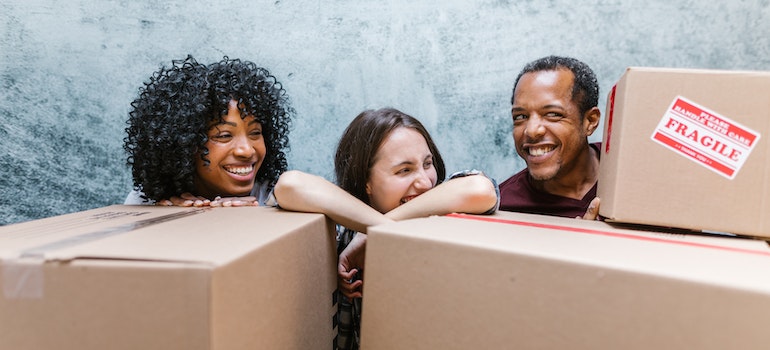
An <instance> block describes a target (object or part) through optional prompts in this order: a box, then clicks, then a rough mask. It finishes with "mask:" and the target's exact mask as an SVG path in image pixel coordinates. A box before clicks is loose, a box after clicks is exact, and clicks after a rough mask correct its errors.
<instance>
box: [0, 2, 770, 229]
mask: <svg viewBox="0 0 770 350" xmlns="http://www.w3.org/2000/svg"><path fill="white" fill-rule="evenodd" d="M767 18H770V2H769V1H767V0H762V1H760V0H746V1H736V0H730V1H722V0H716V1H708V2H703V1H689V0H649V1H645V2H641V1H618V0H615V1H613V0H607V1H600V0H593V1H590V0H589V1H566V0H550V1H531V0H530V1H506V0H498V1H470V0H443V1H422V0H409V1H404V0H394V1H370V0H359V1H318V0H316V1H303V0H294V1H285V0H277V1H235V0H223V1H181V0H171V1H147V0H135V1H88V0H68V1H56V0H51V1H43V0H24V1H21V0H18V1H14V0H2V1H0V81H1V85H0V118H2V123H0V213H2V214H0V224H8V223H14V222H20V221H26V220H31V219H37V218H42V217H47V216H52V215H58V214H63V213H68V212H73V211H80V210H84V209H89V208H95V207H100V206H104V205H109V204H114V203H122V201H123V199H124V197H125V195H126V194H127V193H128V191H129V190H130V188H131V179H130V172H129V169H128V167H126V165H125V154H124V153H123V149H122V142H123V137H124V130H123V129H124V128H125V120H126V117H127V113H128V108H129V103H130V102H131V101H132V100H133V99H134V98H135V97H136V95H137V91H138V88H139V87H140V86H141V85H142V83H143V82H144V81H145V80H146V79H147V78H148V77H149V75H150V74H151V73H152V72H153V71H155V70H156V69H158V67H159V66H160V65H162V64H168V63H169V62H170V61H171V60H172V59H177V58H183V57H185V56H186V55H187V54H192V55H194V56H195V57H196V58H197V59H198V60H199V61H201V62H211V61H215V60H219V59H221V58H222V56H224V55H227V56H229V57H232V58H242V59H246V60H251V61H254V62H256V63H258V64H259V65H262V66H265V67H267V68H268V69H269V70H271V72H272V73H273V74H275V75H276V76H277V77H278V78H279V80H280V81H281V82H282V83H283V84H284V86H285V88H286V90H287V91H288V94H289V95H290V97H291V99H292V100H293V105H294V107H295V109H296V111H297V120H296V122H295V127H294V129H293V130H292V133H291V135H290V137H291V139H292V151H291V153H290V156H289V162H290V164H289V166H290V168H294V169H301V170H305V171H309V172H313V173H316V174H320V175H323V176H325V177H327V178H329V179H331V176H332V165H331V163H332V154H333V151H334V147H335V144H336V142H337V139H338V137H339V135H340V134H341V132H342V130H343V129H344V127H345V126H346V125H347V123H348V122H349V121H350V120H351V119H352V118H353V117H355V116H356V115H357V114H358V113H359V112H360V111H362V110H363V109H367V108H378V107H383V106H393V107H396V108H399V109H401V110H403V111H404V112H407V113H409V114H412V115H414V116H416V117H418V118H419V119H421V120H422V121H423V122H424V123H425V124H426V126H427V127H428V128H429V130H430V131H431V133H432V134H433V136H434V138H435V139H436V141H437V143H438V146H439V148H440V149H441V150H442V154H443V156H444V158H445V160H446V162H447V166H448V170H449V171H454V170H459V169H465V168H478V169H482V170H485V171H486V172H487V173H489V174H490V175H492V176H493V177H495V178H496V179H497V180H498V181H502V180H503V179H505V178H507V177H508V176H509V175H511V174H512V173H514V172H515V171H517V170H519V169H521V168H522V167H523V163H522V162H521V160H520V159H518V157H517V156H516V155H515V152H514V151H513V148H512V145H513V143H512V139H511V135H510V129H511V121H510V115H509V108H510V105H509V102H508V101H509V98H510V93H511V87H512V86H511V84H512V82H513V79H514V78H515V76H516V74H517V73H518V71H519V70H520V69H521V67H522V66H523V65H524V64H525V63H526V62H528V61H530V60H532V59H535V58H538V57H540V56H544V55H548V54H559V55H568V56H574V57H577V58H579V59H581V60H583V61H585V62H587V63H588V64H589V65H591V66H592V67H593V68H594V70H595V71H596V73H597V75H598V77H599V80H600V87H601V95H602V96H605V95H606V93H607V91H608V90H609V89H610V88H611V86H612V85H613V84H614V82H615V80H617V79H618V78H619V77H620V75H621V74H622V73H623V71H624V69H625V68H626V67H628V66H659V67H688V68H718V69H746V70H770V21H767V20H766V19H767ZM604 103H605V99H604V98H602V99H601V101H600V104H601V106H602V109H604V108H603V104H604ZM600 138H601V135H600V133H597V134H596V135H595V136H594V139H595V140H598V139H600Z"/></svg>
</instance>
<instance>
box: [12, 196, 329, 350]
mask: <svg viewBox="0 0 770 350" xmlns="http://www.w3.org/2000/svg"><path fill="white" fill-rule="evenodd" d="M332 231H333V230H332V226H331V225H330V223H329V222H328V221H327V220H326V218H325V217H324V216H323V215H319V214H303V213H291V212H284V211H280V210H277V209H273V208H256V207H251V208H213V209H196V208H174V207H155V206H110V207H105V208H100V209H95V210H89V211H85V212H80V213H75V214H69V215H63V216H58V217H52V218H48V219H43V220H37V221H31V222H27V223H21V224H16V225H10V226H5V227H0V258H1V259H2V261H1V264H2V266H1V268H2V269H1V270H0V287H1V288H2V293H3V294H2V296H1V297H0V349H9V350H10V349H13V350H17V349H25V350H27V349H79V350H81V349H99V350H104V349H132V350H135V349H142V350H147V349H163V350H168V349H184V350H191V349H223V350H232V349H303V350H304V349H330V348H332V343H333V341H334V336H335V332H336V330H335V329H333V327H334V325H333V324H332V321H333V318H334V314H335V305H333V304H334V300H333V293H334V290H335V289H336V277H335V276H336V261H337V256H336V253H335V247H334V234H333V232H332Z"/></svg>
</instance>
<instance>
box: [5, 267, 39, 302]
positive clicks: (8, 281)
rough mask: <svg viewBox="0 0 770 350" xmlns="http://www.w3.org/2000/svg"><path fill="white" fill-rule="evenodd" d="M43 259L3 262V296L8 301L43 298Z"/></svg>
mask: <svg viewBox="0 0 770 350" xmlns="http://www.w3.org/2000/svg"><path fill="white" fill-rule="evenodd" d="M44 262H45V261H44V260H42V259H34V258H25V259H13V260H5V261H3V270H2V271H3V295H4V296H5V298H6V299H40V298H42V297H43V263H44Z"/></svg>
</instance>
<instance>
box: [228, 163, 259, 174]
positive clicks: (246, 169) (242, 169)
mask: <svg viewBox="0 0 770 350" xmlns="http://www.w3.org/2000/svg"><path fill="white" fill-rule="evenodd" d="M225 170H227V172H229V173H233V174H235V175H247V174H249V173H251V172H252V171H253V170H254V166H253V165H250V166H238V167H225Z"/></svg>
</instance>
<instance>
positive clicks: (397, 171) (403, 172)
mask: <svg viewBox="0 0 770 350" xmlns="http://www.w3.org/2000/svg"><path fill="white" fill-rule="evenodd" d="M410 171H412V169H409V168H400V169H398V170H396V175H404V174H408V173H409V172H410Z"/></svg>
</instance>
